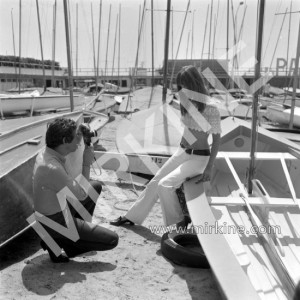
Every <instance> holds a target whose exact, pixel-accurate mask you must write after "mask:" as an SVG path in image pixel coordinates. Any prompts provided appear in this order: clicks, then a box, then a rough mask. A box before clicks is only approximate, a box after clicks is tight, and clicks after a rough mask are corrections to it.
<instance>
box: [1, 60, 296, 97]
mask: <svg viewBox="0 0 300 300" xmlns="http://www.w3.org/2000/svg"><path fill="white" fill-rule="evenodd" d="M10 64H11V62H10ZM186 65H194V66H196V67H197V68H199V70H200V71H201V72H202V73H203V74H204V77H205V78H206V80H207V83H208V84H210V85H211V86H214V87H216V88H220V86H219V85H220V84H221V85H223V86H224V87H226V88H229V87H237V86H238V85H240V81H239V76H241V77H242V78H243V80H244V81H245V82H246V83H247V85H249V86H250V85H251V84H252V83H253V82H254V71H253V70H240V71H239V72H237V71H235V72H232V71H231V70H229V67H228V62H227V61H226V60H215V59H210V60H208V59H203V60H201V59H193V60H191V59H181V60H169V61H168V68H167V78H168V87H170V85H171V84H170V82H171V80H172V83H173V85H174V84H175V79H176V74H177V73H178V71H179V70H180V69H181V67H182V66H186ZM20 70H21V73H20V74H19V71H20ZM262 71H264V70H262ZM153 73H154V77H152V75H153V74H152V70H151V69H147V68H138V69H137V70H135V69H134V68H128V69H121V70H119V72H118V70H117V69H115V70H106V71H104V70H100V71H99V77H98V79H97V82H101V83H105V82H109V83H113V84H117V85H119V86H121V87H142V86H151V85H152V84H163V69H159V70H155V71H154V72H153ZM292 79H293V76H292V74H289V75H287V74H284V73H281V74H278V72H275V73H274V71H273V74H272V78H271V79H270V81H269V83H270V84H271V85H273V86H276V87H280V88H282V87H285V86H289V85H290V83H291V82H292ZM52 80H53V81H54V84H53V86H54V87H60V88H62V89H68V86H69V83H68V80H69V78H68V70H67V68H57V69H56V70H55V71H54V76H52V71H51V69H45V78H44V76H43V70H42V68H41V65H38V66H31V67H30V68H29V67H28V64H27V65H26V66H22V67H21V68H20V69H19V68H17V67H14V66H10V65H9V64H7V63H5V62H3V61H0V91H2V92H4V91H8V90H10V89H17V88H18V84H19V82H21V88H22V89H23V88H27V87H43V86H44V82H45V83H46V87H50V86H52ZM73 80H74V86H77V87H83V86H87V85H89V84H91V83H94V82H95V81H96V76H95V72H94V70H92V69H78V70H76V71H74V73H73ZM298 87H299V83H298ZM243 88H244V89H247V88H245V87H243Z"/></svg>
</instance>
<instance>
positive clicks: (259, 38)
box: [248, 0, 265, 194]
mask: <svg viewBox="0 0 300 300" xmlns="http://www.w3.org/2000/svg"><path fill="white" fill-rule="evenodd" d="M264 10H265V0H260V3H259V16H258V29H257V35H256V38H257V40H256V49H255V58H256V61H257V63H256V65H255V78H254V82H257V80H258V79H259V78H260V67H261V48H262V39H263V23H264ZM258 94H259V90H257V91H256V92H255V93H254V97H253V106H252V128H251V149H250V164H249V176H248V193H249V194H252V179H253V177H254V173H255V169H254V168H255V151H256V142H257V112H258Z"/></svg>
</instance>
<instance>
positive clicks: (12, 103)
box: [0, 91, 85, 115]
mask: <svg viewBox="0 0 300 300" xmlns="http://www.w3.org/2000/svg"><path fill="white" fill-rule="evenodd" d="M84 101H85V100H84V97H79V96H74V106H81V105H83V104H84ZM69 107H70V96H69V95H42V96H41V95H40V94H39V92H37V91H36V92H35V91H34V92H31V93H28V94H27V93H24V94H18V95H5V94H1V95H0V111H1V115H5V114H13V113H20V112H33V111H47V110H51V109H64V108H69Z"/></svg>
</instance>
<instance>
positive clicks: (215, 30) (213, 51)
mask: <svg viewBox="0 0 300 300" xmlns="http://www.w3.org/2000/svg"><path fill="white" fill-rule="evenodd" d="M219 7H220V0H218V8H217V14H216V17H215V28H214V37H213V45H212V57H213V58H215V40H216V33H217V25H218V18H219Z"/></svg>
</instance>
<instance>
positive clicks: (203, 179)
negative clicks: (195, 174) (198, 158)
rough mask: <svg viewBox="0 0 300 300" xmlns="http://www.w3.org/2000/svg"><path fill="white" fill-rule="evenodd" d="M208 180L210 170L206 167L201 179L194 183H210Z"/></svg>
mask: <svg viewBox="0 0 300 300" xmlns="http://www.w3.org/2000/svg"><path fill="white" fill-rule="evenodd" d="M210 179H211V168H210V167H208V168H206V169H205V170H204V172H203V174H202V175H201V177H200V178H199V179H198V180H197V181H196V182H195V183H196V184H198V183H200V182H206V181H210Z"/></svg>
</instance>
